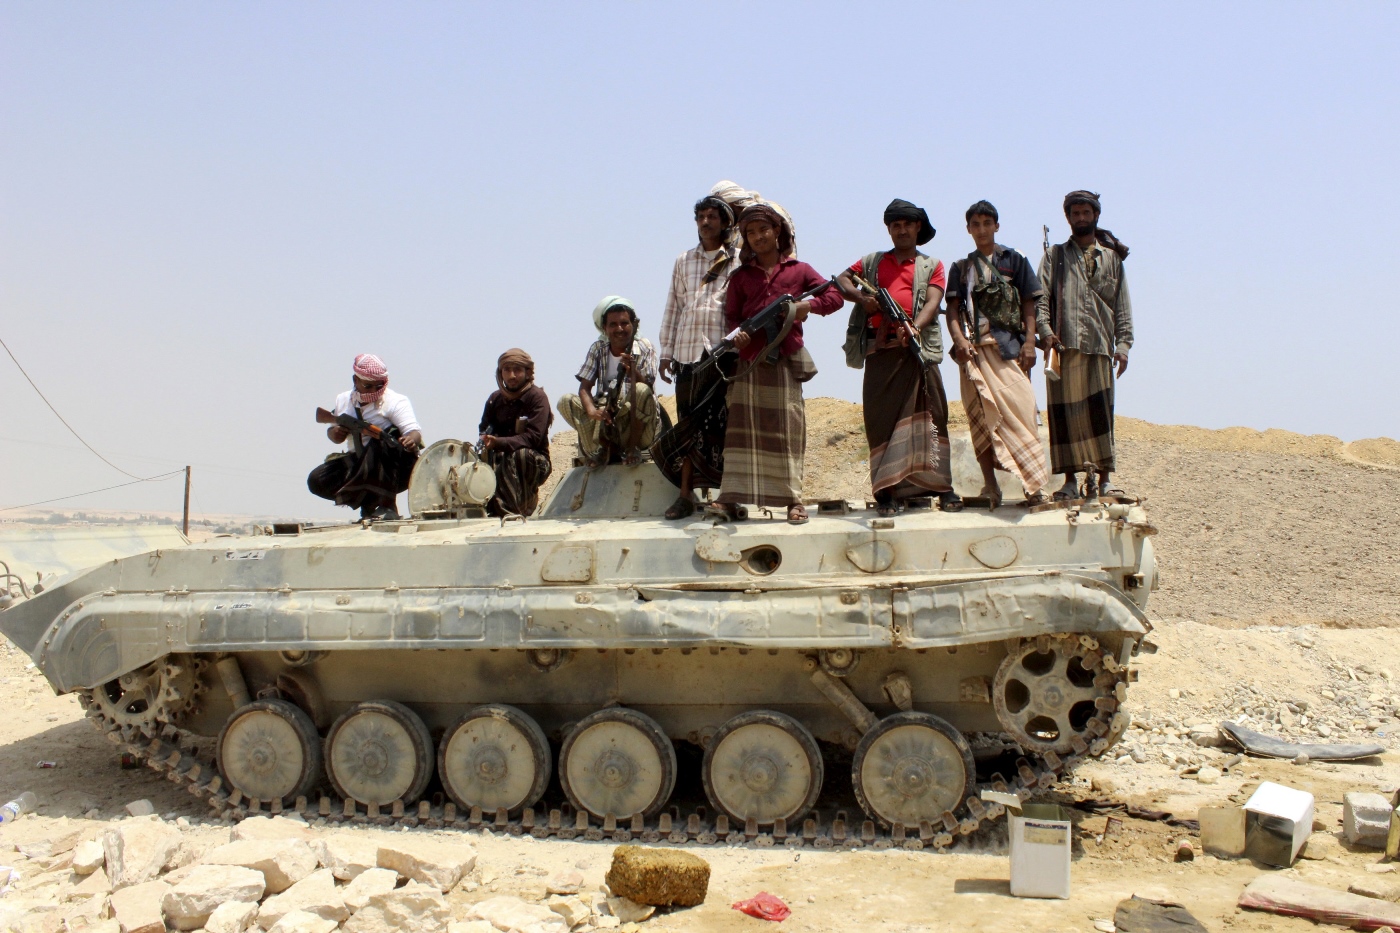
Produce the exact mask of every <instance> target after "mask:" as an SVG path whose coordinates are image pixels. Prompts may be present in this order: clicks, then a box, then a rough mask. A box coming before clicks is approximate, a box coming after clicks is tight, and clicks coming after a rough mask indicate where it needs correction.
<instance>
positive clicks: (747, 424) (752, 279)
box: [717, 201, 844, 525]
mask: <svg viewBox="0 0 1400 933" xmlns="http://www.w3.org/2000/svg"><path fill="white" fill-rule="evenodd" d="M739 229H740V231H741V232H742V234H743V237H744V248H743V250H741V251H740V253H739V261H740V266H739V268H738V269H737V270H735V272H734V274H733V275H732V276H731V277H730V279H729V291H728V292H727V293H726V295H725V300H724V317H725V324H726V326H727V327H729V328H730V329H731V331H732V329H734V328H737V327H738V326H739V324H740V323H742V322H743V321H745V320H747V319H748V318H750V317H753V316H754V315H755V314H757V313H758V312H760V311H762V310H763V309H764V308H766V307H767V306H768V305H770V304H772V302H773V301H774V300H775V299H777V298H781V297H782V296H783V295H800V294H802V293H803V292H806V291H809V290H811V289H813V288H815V287H817V286H819V285H821V284H822V283H823V282H824V281H825V278H824V277H823V276H822V275H821V274H820V273H819V272H817V270H816V269H813V268H812V267H811V266H809V265H807V264H806V263H805V262H798V261H797V260H796V259H793V258H792V228H791V227H790V226H788V224H787V221H786V220H784V219H783V217H782V215H781V214H779V213H778V212H777V211H776V210H774V209H773V208H772V207H771V206H769V205H768V203H767V202H762V201H760V202H759V203H757V204H754V205H752V206H751V207H748V208H746V209H745V210H744V212H743V214H742V215H740V217H739ZM843 303H844V302H843V301H842V300H841V296H840V295H839V294H838V293H836V292H835V291H834V290H832V289H827V290H826V291H824V292H821V293H819V294H817V295H814V296H813V297H811V298H810V299H808V300H805V301H799V302H797V303H796V305H795V307H794V308H793V317H794V321H795V323H793V325H792V328H791V330H789V331H788V332H787V334H786V336H784V337H783V339H782V340H781V341H776V342H777V346H764V345H763V340H762V338H761V337H758V338H754V337H751V336H750V335H748V334H746V333H744V332H742V331H740V332H739V333H738V334H736V335H735V337H734V345H735V346H736V347H738V349H739V370H738V372H739V375H738V376H737V377H736V378H735V380H734V381H733V382H732V383H730V386H729V396H728V404H729V423H728V425H727V426H726V428H725V433H724V476H723V480H722V482H721V483H720V494H719V499H718V500H717V502H718V503H719V508H721V509H722V510H723V511H724V514H725V515H726V516H727V517H729V518H734V517H735V516H736V513H737V506H738V505H740V504H741V503H750V504H753V505H761V506H770V507H786V508H787V516H788V521H789V522H792V523H793V524H794V525H800V524H802V523H804V522H806V521H807V510H806V509H805V508H803V506H802V465H803V458H804V456H805V454H806V450H807V413H806V408H805V406H804V405H803V401H802V383H804V382H806V381H807V380H809V379H811V378H812V377H813V376H815V375H816V374H817V365H816V363H814V362H813V361H812V355H811V354H810V353H808V352H807V349H806V347H805V346H803V341H802V322H803V321H804V320H806V319H807V315H808V314H810V313H811V312H816V313H817V314H822V315H825V314H831V313H832V312H833V311H835V310H836V309H838V308H840V307H841V305H842V304H843Z"/></svg>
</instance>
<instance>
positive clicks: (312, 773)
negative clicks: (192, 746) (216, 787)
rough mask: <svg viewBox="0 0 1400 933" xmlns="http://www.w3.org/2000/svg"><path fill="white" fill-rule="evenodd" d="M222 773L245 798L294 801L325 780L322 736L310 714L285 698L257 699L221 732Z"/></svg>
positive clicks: (233, 717) (220, 760) (230, 719)
mask: <svg viewBox="0 0 1400 933" xmlns="http://www.w3.org/2000/svg"><path fill="white" fill-rule="evenodd" d="M217 757H218V763H219V774H221V775H223V779H224V782H225V783H226V784H228V786H229V787H232V788H233V789H234V790H237V791H239V792H241V793H242V794H243V796H245V797H251V798H255V799H257V800H262V801H273V800H282V801H290V800H295V799H296V798H298V797H305V796H309V795H310V793H311V791H312V790H313V789H314V788H315V787H316V784H317V783H318V782H319V781H320V780H321V774H322V771H321V737H320V736H319V735H317V734H316V726H315V725H314V724H313V723H312V722H311V717H309V716H307V715H306V714H305V713H303V712H302V711H301V710H299V709H297V708H296V707H295V706H293V705H292V704H291V703H288V702H287V701H285V700H258V701H256V702H254V703H249V704H248V705H247V706H244V707H242V708H240V709H238V710H236V711H235V712H234V714H233V715H232V716H230V717H229V718H228V721H227V722H225V723H224V728H223V729H222V730H221V731H220V732H219V744H218V751H217Z"/></svg>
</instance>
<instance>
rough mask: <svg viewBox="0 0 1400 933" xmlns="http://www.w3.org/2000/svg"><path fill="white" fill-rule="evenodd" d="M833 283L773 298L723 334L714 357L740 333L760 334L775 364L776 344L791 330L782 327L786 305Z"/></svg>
mask: <svg viewBox="0 0 1400 933" xmlns="http://www.w3.org/2000/svg"><path fill="white" fill-rule="evenodd" d="M835 281H836V280H835V279H827V280H826V281H825V282H823V283H821V284H820V285H817V286H815V287H813V288H809V289H808V290H807V291H805V292H803V293H802V294H800V295H797V296H793V295H782V296H780V297H778V298H774V299H773V300H772V301H771V302H769V303H768V306H767V307H765V308H764V309H763V310H762V311H760V312H758V313H757V314H755V315H754V316H753V317H751V318H748V319H746V320H744V321H742V322H740V324H739V326H738V327H736V328H734V329H733V330H731V331H730V332H729V333H727V334H725V335H724V340H722V341H721V342H720V347H719V348H716V354H715V355H718V351H719V349H723V348H728V347H732V346H734V338H735V337H737V336H739V334H740V333H741V332H742V333H745V334H748V335H749V336H750V337H755V336H758V335H760V334H761V335H762V337H763V345H764V346H765V347H771V348H772V349H771V351H770V352H769V354H768V362H770V363H775V362H777V360H778V350H779V347H778V344H779V343H780V342H781V341H782V338H783V337H785V336H787V332H788V330H791V329H792V328H791V327H790V326H789V327H786V328H785V327H784V324H785V323H786V321H787V307H788V305H789V304H792V303H794V302H798V301H806V300H807V299H808V298H811V297H812V296H813V295H818V294H820V293H822V292H824V291H826V290H827V289H828V288H830V287H831V286H832V285H833V284H834V283H835Z"/></svg>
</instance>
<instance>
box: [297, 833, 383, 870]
mask: <svg viewBox="0 0 1400 933" xmlns="http://www.w3.org/2000/svg"><path fill="white" fill-rule="evenodd" d="M311 848H312V849H313V850H315V852H316V855H317V857H319V858H320V860H321V867H322V868H329V869H330V870H331V871H332V872H333V873H334V874H335V876H336V877H337V878H339V879H340V880H341V881H352V880H354V879H355V877H356V876H358V875H359V874H360V873H361V872H364V871H367V870H369V869H371V868H374V867H376V866H377V865H378V864H379V846H378V845H377V844H376V843H375V842H374V841H372V840H370V839H365V838H364V837H362V836H357V835H355V834H353V833H333V834H331V835H329V836H326V837H325V838H324V839H317V840H315V841H314V842H312V844H311Z"/></svg>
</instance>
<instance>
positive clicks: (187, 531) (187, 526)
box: [184, 466, 190, 538]
mask: <svg viewBox="0 0 1400 933" xmlns="http://www.w3.org/2000/svg"><path fill="white" fill-rule="evenodd" d="M184 527H185V537H186V538H188V537H189V536H190V468H189V467H188V466H186V467H185V526H184Z"/></svg>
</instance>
